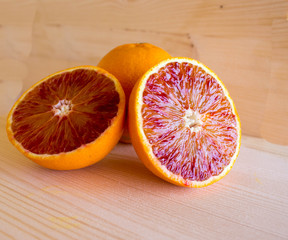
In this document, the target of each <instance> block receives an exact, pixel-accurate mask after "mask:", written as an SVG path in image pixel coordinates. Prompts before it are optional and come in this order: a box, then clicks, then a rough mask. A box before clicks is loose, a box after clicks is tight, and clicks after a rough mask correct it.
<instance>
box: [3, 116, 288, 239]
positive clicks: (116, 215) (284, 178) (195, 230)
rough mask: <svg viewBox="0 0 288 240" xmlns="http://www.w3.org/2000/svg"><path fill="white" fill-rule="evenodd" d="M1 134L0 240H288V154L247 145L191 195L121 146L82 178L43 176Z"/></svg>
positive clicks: (255, 142)
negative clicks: (226, 170) (221, 175)
mask: <svg viewBox="0 0 288 240" xmlns="http://www.w3.org/2000/svg"><path fill="white" fill-rule="evenodd" d="M0 127H1V128H0V239H1V240H4V239H19V240H20V239H21V240H26V239H27V240H30V239H41V240H42V239H173V240H175V239H181V240H185V239H187V240H188V239H189V240H190V239H216V240H217V239H221V240H222V239H253V240H254V239H287V238H288V185H287V183H288V174H287V172H288V148H287V147H278V146H277V145H272V144H270V143H267V142H264V140H259V139H254V138H249V137H244V139H243V145H242V148H241V151H240V155H239V157H238V159H237V161H236V163H235V165H234V167H233V169H232V170H231V172H230V173H229V174H228V175H227V176H226V177H225V178H224V179H222V180H221V181H220V182H218V183H215V184H213V185H212V186H209V187H206V188H202V189H190V188H182V187H177V186H174V185H172V184H170V183H167V182H164V181H163V180H161V179H159V178H158V177H156V176H154V175H153V174H152V173H150V172H149V171H148V170H147V169H146V168H145V167H144V165H143V164H142V163H141V162H140V161H139V159H138V158H137V156H136V154H135V152H134V150H133V148H132V146H131V145H124V144H122V145H121V144H120V145H118V146H116V148H115V149H114V150H113V151H112V152H111V153H110V154H109V155H108V156H107V157H106V158H105V159H103V160H102V161H101V162H99V163H96V164H95V165H93V166H90V167H87V168H84V169H81V170H75V171H52V170H48V169H44V168H42V167H40V166H38V165H36V164H34V163H33V162H31V161H30V160H28V159H27V158H25V157H24V156H22V154H21V153H19V152H18V151H17V150H16V149H15V148H14V147H13V146H12V145H11V144H10V143H9V142H8V139H7V137H6V133H5V121H4V119H3V118H1V121H0ZM251 147H253V148H256V149H257V148H262V147H265V148H266V149H268V150H269V151H270V152H276V153H277V152H280V154H281V155H278V154H275V153H274V154H272V153H268V152H264V151H260V150H256V149H252V148H251Z"/></svg>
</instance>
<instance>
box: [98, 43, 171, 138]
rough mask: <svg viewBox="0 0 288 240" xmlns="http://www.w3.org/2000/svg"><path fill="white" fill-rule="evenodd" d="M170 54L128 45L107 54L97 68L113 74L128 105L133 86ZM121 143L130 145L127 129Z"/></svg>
mask: <svg viewBox="0 0 288 240" xmlns="http://www.w3.org/2000/svg"><path fill="white" fill-rule="evenodd" d="M170 57H171V56H170V54H169V53H168V52H166V51H165V50H163V49H162V48H159V47H157V46H154V45H152V44H150V43H128V44H124V45H120V46H118V47H116V48H114V49H112V50H111V51H110V52H108V53H107V54H106V55H105V56H104V57H103V58H102V59H101V60H100V62H99V63H98V66H99V67H101V68H103V69H105V70H106V71H108V72H109V73H111V74H113V75H114V76H115V77H116V78H117V79H118V80H119V82H120V83H121V85H122V87H123V90H124V92H125V95H126V104H128V100H129V96H130V93H131V91H132V89H133V87H134V84H135V83H136V82H137V80H138V79H140V78H141V77H142V75H143V74H144V73H145V72H146V71H147V70H149V69H150V68H151V67H153V66H154V65H156V64H158V63H159V62H161V61H163V60H165V59H167V58H170ZM121 141H122V142H127V143H130V142H131V141H130V138H129V134H128V127H127V122H126V127H125V129H124V133H123V136H122V138H121Z"/></svg>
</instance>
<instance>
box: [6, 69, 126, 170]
mask: <svg viewBox="0 0 288 240" xmlns="http://www.w3.org/2000/svg"><path fill="white" fill-rule="evenodd" d="M124 113H125V94H124V91H123V90H122V87H121V85H120V83H119V82H118V80H117V79H116V78H115V77H114V76H112V75H111V74H109V73H108V72H106V71H105V70H103V69H100V68H98V67H93V66H80V67H75V68H71V69H66V70H64V71H61V72H58V73H55V74H53V75H50V76H48V77H46V78H45V79H43V80H41V81H40V82H38V83H36V84H35V85H33V86H32V87H31V88H30V89H29V90H27V91H26V92H25V93H24V94H23V95H22V96H21V97H20V99H19V100H18V101H17V102H16V103H15V104H14V106H13V107H12V109H11V111H10V113H9V115H8V119H7V134H8V137H9V140H10V141H11V142H12V144H13V145H15V147H16V148H17V149H18V150H19V151H20V152H22V153H23V154H24V155H25V156H27V157H28V158H30V159H32V160H33V161H35V162H36V163H38V164H40V165H42V166H44V167H47V168H51V169H58V170H60V169H65V170H68V169H77V168H82V167H85V166H89V165H91V164H93V163H95V162H97V161H99V160H101V159H102V158H103V157H104V156H105V155H106V154H108V153H109V151H110V150H111V149H112V148H113V147H114V146H115V145H116V144H117V142H118V140H119V139H120V137H121V134H122V132H123V125H124Z"/></svg>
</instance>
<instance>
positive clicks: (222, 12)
mask: <svg viewBox="0 0 288 240" xmlns="http://www.w3.org/2000/svg"><path fill="white" fill-rule="evenodd" d="M129 42H150V43H152V44H155V45H158V46H160V47H162V48H164V49H165V50H167V51H168V52H170V53H171V55H172V56H187V57H192V58H196V59H198V60H200V61H202V62H203V63H205V64H206V65H208V66H209V67H210V68H211V69H212V70H214V72H216V74H217V75H218V76H219V77H220V78H221V79H222V80H223V81H224V83H225V84H226V86H227V88H228V90H229V91H230V93H231V95H232V97H233V99H234V101H235V103H236V107H237V109H238V112H239V114H240V118H241V121H242V125H243V133H244V134H246V135H249V136H254V137H262V138H265V139H267V140H268V141H271V142H274V143H277V144H283V145H288V121H287V119H288V1H275V0H258V1H251V0H241V1H239V0H237V1H236V0H235V1H228V0H219V1H218V0H215V1H204V0H195V1H189V0H181V1H172V0H165V1H164V0H155V1H147V0H146V1H144V0H143V1H137V0H130V1H129V0H126V1H125V0H122V1H120V0H118V1H116V0H102V1H100V0H97V1H95V0H81V1H77V0H57V1H56V0H49V1H48V0H46V1H36V0H0V84H1V85H0V88H1V92H0V93H1V94H0V99H1V105H0V110H1V111H0V113H1V115H5V114H7V111H8V110H9V109H10V107H11V105H12V103H13V102H14V101H15V100H16V99H17V97H18V96H19V93H21V92H23V91H24V90H25V89H27V88H28V87H29V86H30V85H31V84H33V83H35V82H36V81H38V80H40V79H42V78H43V77H45V76H46V75H48V74H51V73H53V72H55V71H58V70H61V69H63V68H67V67H72V66H75V65H82V64H90V65H96V64H97V63H98V61H99V60H100V58H101V57H102V56H103V55H104V54H105V53H106V52H107V51H109V50H110V49H112V48H114V47H115V46H117V45H119V44H123V43H129Z"/></svg>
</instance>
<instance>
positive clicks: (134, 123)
mask: <svg viewBox="0 0 288 240" xmlns="http://www.w3.org/2000/svg"><path fill="white" fill-rule="evenodd" d="M179 60H180V61H188V62H191V61H192V62H193V63H197V64H199V65H200V66H201V67H204V68H206V71H208V72H209V73H211V75H213V77H215V78H216V79H217V80H218V81H219V83H220V84H221V85H222V87H223V89H224V91H225V92H226V96H227V97H228V98H230V101H231V103H232V107H233V108H234V114H235V115H236V118H237V122H238V127H239V129H238V135H239V136H238V147H237V150H236V153H235V155H234V158H233V159H232V160H231V162H230V164H229V165H228V166H227V167H226V168H225V169H224V170H223V172H222V173H221V174H220V175H218V176H214V177H211V178H210V179H207V180H205V181H203V182H200V181H191V180H185V179H183V178H182V177H181V176H179V175H175V174H173V173H172V172H170V171H168V170H167V169H166V167H165V166H162V165H161V163H160V161H159V160H158V159H157V158H156V157H155V155H154V153H153V152H152V147H151V146H150V144H149V142H148V140H147V138H146V136H145V134H144V131H143V129H142V124H143V123H142V122H143V121H142V116H141V106H142V93H143V89H144V87H145V84H146V82H147V79H148V78H149V76H150V75H151V74H152V72H156V71H157V70H158V69H159V68H160V67H163V66H165V65H166V64H167V63H169V62H171V61H179ZM128 123H129V133H130V137H131V140H132V144H133V146H134V149H135V151H136V153H137V155H138V157H139V158H140V160H141V161H142V162H143V163H144V165H145V166H146V167H147V168H148V169H149V170H150V171H151V172H152V173H154V174H155V175H156V176H158V177H160V178H162V179H164V180H165V181H168V182H170V183H173V184H175V185H178V186H185V187H193V188H199V187H205V186H208V185H211V184H213V183H215V182H217V181H219V180H220V179H222V178H223V177H224V176H225V175H227V174H228V172H229V171H230V170H231V168H232V167H233V165H234V163H235V160H236V158H237V156H238V154H239V150H240V145H241V125H240V119H239V116H238V114H237V112H236V108H235V105H234V103H233V101H232V99H231V97H230V95H229V93H228V91H227V89H226V88H225V87H224V84H223V83H222V82H221V80H220V79H219V78H218V77H217V76H216V75H215V74H214V73H213V72H212V71H211V70H210V69H209V68H207V67H206V66H205V65H203V64H202V63H199V62H198V61H196V60H194V59H189V58H171V59H167V60H164V61H163V62H161V63H159V64H158V65H156V66H154V67H153V68H151V69H150V70H149V71H147V72H146V73H145V74H144V75H143V77H142V78H141V79H139V81H137V83H136V84H135V86H134V88H133V91H132V93H131V95H130V100H129V110H128Z"/></svg>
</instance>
